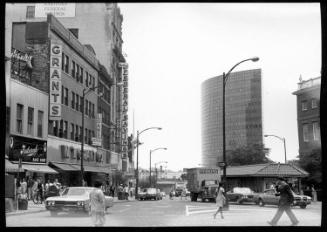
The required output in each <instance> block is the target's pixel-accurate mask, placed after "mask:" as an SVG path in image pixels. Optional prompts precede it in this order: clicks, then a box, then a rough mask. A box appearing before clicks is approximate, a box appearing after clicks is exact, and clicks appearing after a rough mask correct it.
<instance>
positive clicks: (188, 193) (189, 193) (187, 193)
mask: <svg viewBox="0 0 327 232" xmlns="http://www.w3.org/2000/svg"><path fill="white" fill-rule="evenodd" d="M190 195H191V192H190V191H188V190H187V189H186V196H187V197H189V196H190Z"/></svg>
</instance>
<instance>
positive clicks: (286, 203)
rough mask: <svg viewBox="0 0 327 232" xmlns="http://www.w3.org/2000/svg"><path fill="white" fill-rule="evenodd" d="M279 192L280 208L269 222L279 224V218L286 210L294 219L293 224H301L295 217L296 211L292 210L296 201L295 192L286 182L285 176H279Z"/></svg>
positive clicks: (277, 186) (277, 185) (292, 219)
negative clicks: (292, 205)
mask: <svg viewBox="0 0 327 232" xmlns="http://www.w3.org/2000/svg"><path fill="white" fill-rule="evenodd" d="M276 190H277V194H278V195H279V196H280V198H279V204H278V210H277V212H276V214H275V216H274V218H273V219H272V220H271V221H268V224H270V225H272V226H275V225H277V222H278V220H279V219H280V217H281V216H282V215H283V213H284V211H285V212H286V214H287V216H288V217H289V218H290V219H291V221H292V226H296V225H297V224H299V221H298V220H297V218H296V217H295V215H294V213H293V212H292V210H291V204H292V203H293V201H294V197H293V193H292V191H291V188H290V186H289V185H288V184H287V183H286V180H285V179H284V178H278V181H277V184H276Z"/></svg>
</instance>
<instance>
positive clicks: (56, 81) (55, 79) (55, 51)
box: [49, 41, 62, 120]
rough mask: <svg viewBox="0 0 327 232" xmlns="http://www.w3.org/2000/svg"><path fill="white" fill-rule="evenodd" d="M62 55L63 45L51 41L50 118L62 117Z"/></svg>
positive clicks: (58, 118)
mask: <svg viewBox="0 0 327 232" xmlns="http://www.w3.org/2000/svg"><path fill="white" fill-rule="evenodd" d="M61 55H62V45H61V44H58V43H57V42H56V41H51V47H50V95H49V97H50V107H49V119H50V120H60V118H61Z"/></svg>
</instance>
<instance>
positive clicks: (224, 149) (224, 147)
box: [218, 57, 259, 189]
mask: <svg viewBox="0 0 327 232" xmlns="http://www.w3.org/2000/svg"><path fill="white" fill-rule="evenodd" d="M249 60H251V61H253V62H256V61H258V60H259V57H252V58H249V59H245V60H242V61H240V62H238V63H237V64H235V65H234V66H233V67H232V68H231V69H230V70H229V71H228V72H227V74H225V72H224V73H223V110H222V111H223V112H222V113H223V161H224V169H223V183H224V185H225V184H226V166H227V163H226V134H225V87H226V83H227V80H228V77H229V75H230V73H231V72H232V70H233V69H234V68H235V67H236V66H238V65H239V64H241V63H243V62H246V61H249ZM218 80H219V79H218ZM218 112H219V111H218ZM224 187H225V189H226V186H224Z"/></svg>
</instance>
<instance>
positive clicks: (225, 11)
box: [118, 3, 321, 171]
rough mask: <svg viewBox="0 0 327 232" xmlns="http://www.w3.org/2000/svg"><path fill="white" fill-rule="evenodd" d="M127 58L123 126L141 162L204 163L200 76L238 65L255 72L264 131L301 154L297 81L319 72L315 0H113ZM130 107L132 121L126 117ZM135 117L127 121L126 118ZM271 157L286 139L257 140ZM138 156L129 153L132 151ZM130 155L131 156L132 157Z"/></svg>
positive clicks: (279, 157) (279, 156)
mask: <svg viewBox="0 0 327 232" xmlns="http://www.w3.org/2000/svg"><path fill="white" fill-rule="evenodd" d="M118 5H119V7H120V8H121V11H122V14H123V17H124V20H123V40H124V44H123V51H124V52H125V53H126V54H127V62H128V63H129V82H130V84H129V91H130V93H129V115H130V116H129V120H130V122H129V133H132V132H133V128H135V133H136V131H137V130H139V131H141V130H143V129H145V128H148V127H151V126H159V127H162V128H163V130H161V131H159V130H149V131H146V132H144V133H143V134H142V135H141V136H140V141H141V142H143V143H144V144H143V145H141V146H140V147H139V164H140V167H142V168H149V151H150V149H155V148H157V147H167V148H168V150H166V151H165V150H158V151H156V152H155V153H153V154H152V165H153V166H154V164H155V163H156V162H158V161H167V162H168V164H167V169H170V170H176V171H177V170H182V169H183V168H187V167H196V166H198V164H200V163H201V110H200V107H201V83H202V82H203V81H205V80H207V79H209V78H211V77H215V76H219V75H221V74H222V73H223V72H227V71H228V70H229V69H230V68H231V67H232V66H233V65H234V64H236V63H237V62H239V61H241V60H243V59H246V58H250V57H253V56H258V57H260V60H259V61H258V62H256V63H253V62H248V63H244V64H241V65H240V66H238V67H237V68H236V69H235V72H237V71H242V70H249V69H257V68H260V69H261V70H262V96H263V99H262V107H263V114H262V115H263V134H274V135H277V136H280V137H285V138H286V148H287V158H288V159H294V158H296V156H297V155H298V148H299V145H298V133H297V114H296V96H294V95H293V94H292V93H293V92H294V91H296V90H297V83H298V82H299V77H300V75H301V76H302V79H303V80H308V79H310V78H315V77H318V76H320V70H321V22H320V20H321V19H320V6H319V3H246V4H244V3H232V4H230V3H119V4H118ZM133 112H134V120H133ZM133 121H134V124H133ZM263 142H264V144H265V146H266V147H267V148H269V149H270V150H271V152H270V155H269V158H270V159H272V160H273V161H276V162H284V147H283V143H282V142H281V141H280V140H278V139H277V138H273V137H268V138H263ZM135 155H136V151H135ZM135 161H136V156H135Z"/></svg>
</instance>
